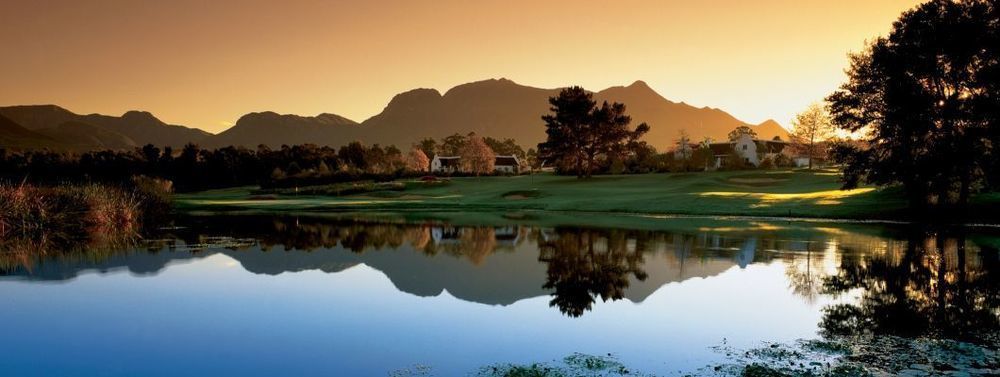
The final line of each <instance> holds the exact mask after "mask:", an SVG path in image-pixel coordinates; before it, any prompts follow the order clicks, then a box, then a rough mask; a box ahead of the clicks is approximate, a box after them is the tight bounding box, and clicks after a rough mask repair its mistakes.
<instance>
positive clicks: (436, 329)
mask: <svg viewBox="0 0 1000 377" xmlns="http://www.w3.org/2000/svg"><path fill="white" fill-rule="evenodd" d="M469 217H472V218H473V219H453V218H448V217H446V216H445V217H435V216H433V215H428V216H419V217H415V216H406V217H392V216H383V217H364V216H361V217H357V216H356V217H349V216H335V217H310V216H300V217H295V216H263V215H257V216H203V217H185V218H180V219H177V220H176V224H175V225H176V227H171V228H166V229H162V230H160V231H157V232H155V234H151V235H148V236H147V237H146V239H145V240H143V241H135V242H131V243H124V244H122V243H117V242H107V243H102V242H100V241H91V242H90V243H87V244H83V245H72V246H67V247H65V250H61V249H60V250H44V251H45V252H44V253H23V252H17V251H14V250H7V251H5V252H4V254H3V261H2V262H0V300H2V305H3V310H2V311H0V323H3V340H2V341H0V355H2V356H0V374H3V375H13V376H66V375H74V376H135V375H145V376H177V375H241V376H277V375H324V376H331V375H373V376H386V375H393V376H407V375H438V376H452V375H477V374H479V375H490V374H505V373H508V374H510V373H509V372H510V371H511V370H514V369H512V368H514V367H518V366H532V364H535V366H539V365H540V366H542V367H544V368H553V370H560V369H559V368H564V369H562V370H563V371H566V370H569V371H574V370H575V371H577V372H580V371H584V372H586V373H584V372H580V374H587V373H592V374H593V375H616V374H615V373H619V374H625V373H626V372H627V373H643V374H648V375H683V374H696V375H701V374H704V375H714V374H717V373H722V372H720V369H719V368H717V367H716V366H718V365H721V364H727V363H732V362H739V361H740V360H734V356H733V354H737V353H738V354H742V350H752V349H755V348H758V347H768V345H772V344H795V342H797V341H800V340H809V339H824V338H833V337H844V336H848V337H857V336H878V337H881V336H894V337H900V338H905V339H915V338H930V339H949V340H956V341H961V342H968V343H970V344H983V343H982V342H983V339H996V335H997V334H998V328H1000V325H998V324H1000V293H998V292H1000V289H998V288H1000V273H998V271H1000V252H998V248H1000V237H998V235H1000V232H997V231H996V230H995V229H993V228H945V229H930V228H925V227H917V226H912V225H899V224H896V225H893V224H858V223H824V222H791V221H785V220H781V219H761V220H748V219H742V220H741V219H711V218H637V217H627V218H622V219H621V220H620V221H619V220H616V219H615V218H607V217H599V218H597V219H596V220H594V221H587V219H586V218H585V217H583V216H575V215H574V216H568V217H567V218H556V219H545V218H538V217H537V216H534V215H532V216H502V217H501V216H497V217H495V218H491V219H490V220H489V221H483V222H482V223H477V221H476V220H475V219H474V218H475V216H469ZM612 224H623V225H618V226H615V225H612ZM985 349H986V352H993V354H991V355H988V356H989V357H995V356H996V355H995V352H996V350H995V348H993V347H992V346H991V345H990V346H986V348H985ZM733 350H740V351H733ZM581 359H583V360H584V362H583V364H581V363H580V360H581ZM595 363H596V364H600V365H597V366H595V365H596V364H595ZM601 363H603V364H601ZM581 365H582V366H581ZM606 366H611V367H610V368H604V367H606ZM978 367H979V368H980V371H982V370H984V369H983V368H987V367H992V366H983V365H979V366H978ZM565 368H568V369H565ZM574 368H576V369H574ZM581 368H582V369H581ZM602 368H603V369H602ZM723 371H724V369H723ZM570 373H571V374H575V373H576V372H570Z"/></svg>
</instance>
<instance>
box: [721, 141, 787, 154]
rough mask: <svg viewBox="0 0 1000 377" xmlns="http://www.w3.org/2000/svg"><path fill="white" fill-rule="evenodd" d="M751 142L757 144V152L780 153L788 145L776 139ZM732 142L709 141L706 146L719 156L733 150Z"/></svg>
mask: <svg viewBox="0 0 1000 377" xmlns="http://www.w3.org/2000/svg"><path fill="white" fill-rule="evenodd" d="M753 142H754V144H756V145H757V152H758V153H781V151H783V150H785V147H787V146H788V142H786V141H778V140H756V139H755V140H754V141H753ZM733 144H734V143H732V142H726V143H711V144H709V145H708V147H709V148H711V149H712V153H713V154H715V155H716V156H721V155H727V154H729V153H730V152H731V151H732V150H733V149H732V148H733Z"/></svg>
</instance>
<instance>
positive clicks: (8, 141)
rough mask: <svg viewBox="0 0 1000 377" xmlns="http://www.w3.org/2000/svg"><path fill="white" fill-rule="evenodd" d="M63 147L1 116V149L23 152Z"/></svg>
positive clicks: (55, 141) (51, 139)
mask: <svg viewBox="0 0 1000 377" xmlns="http://www.w3.org/2000/svg"><path fill="white" fill-rule="evenodd" d="M62 147H63V145H62V144H61V143H60V142H59V141H57V140H55V139H53V138H51V137H48V136H46V135H43V134H40V133H37V132H34V131H31V130H29V129H27V128H24V127H22V126H21V125H20V124H17V123H16V122H14V121H13V120H10V118H7V117H5V116H3V115H0V148H4V149H14V150H23V149H43V148H50V149H59V148H62Z"/></svg>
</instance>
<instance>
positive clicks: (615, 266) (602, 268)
mask: <svg viewBox="0 0 1000 377" xmlns="http://www.w3.org/2000/svg"><path fill="white" fill-rule="evenodd" d="M556 234H557V237H555V239H553V240H548V241H547V240H544V239H539V243H538V247H539V253H540V254H539V257H538V259H539V260H540V261H542V262H545V263H546V264H547V265H548V266H547V274H548V277H547V280H546V282H545V285H544V286H543V288H545V289H554V290H555V292H554V293H553V298H552V300H551V301H550V302H549V304H550V305H551V306H557V307H559V310H560V311H562V312H563V313H564V314H566V315H569V316H571V317H579V316H581V315H583V313H584V312H585V311H587V310H590V309H591V307H592V306H593V304H594V301H595V300H596V297H598V296H600V297H601V299H602V300H604V301H608V300H620V299H622V298H624V297H625V290H626V289H627V288H628V286H629V275H632V276H634V277H635V278H636V279H639V280H645V279H646V272H645V271H643V270H642V264H643V262H644V260H643V252H644V251H645V247H646V245H647V243H646V242H644V241H642V240H636V239H635V238H634V237H630V236H629V232H628V231H625V230H591V229H567V228H559V229H556ZM630 243H631V244H632V245H631V246H632V247H631V248H630ZM630 249H631V250H630Z"/></svg>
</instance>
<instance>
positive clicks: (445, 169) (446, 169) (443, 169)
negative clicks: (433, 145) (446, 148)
mask: <svg viewBox="0 0 1000 377" xmlns="http://www.w3.org/2000/svg"><path fill="white" fill-rule="evenodd" d="M458 159H459V157H449V156H434V159H433V160H431V172H434V173H454V172H455V171H456V169H455V166H454V165H452V166H444V163H443V162H442V161H444V160H456V161H457V160H458Z"/></svg>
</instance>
